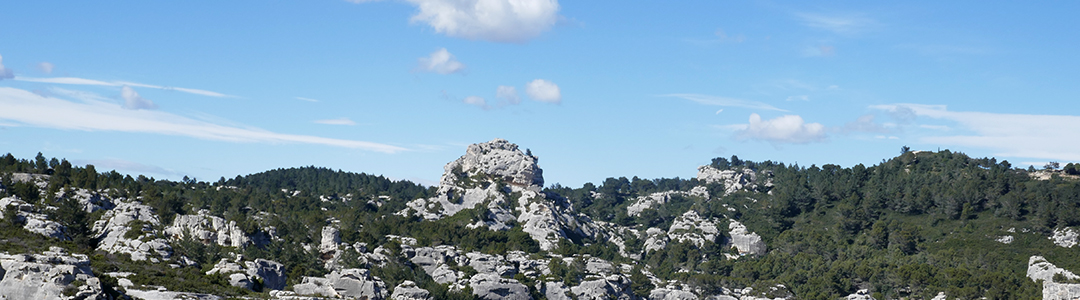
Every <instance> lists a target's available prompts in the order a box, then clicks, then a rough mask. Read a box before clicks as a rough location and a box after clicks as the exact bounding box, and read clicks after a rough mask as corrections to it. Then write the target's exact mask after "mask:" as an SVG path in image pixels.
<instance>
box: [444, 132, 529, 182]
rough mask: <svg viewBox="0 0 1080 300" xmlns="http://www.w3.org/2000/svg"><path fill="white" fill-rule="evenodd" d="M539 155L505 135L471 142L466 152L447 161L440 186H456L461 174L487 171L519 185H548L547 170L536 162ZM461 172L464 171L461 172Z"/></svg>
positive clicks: (485, 172) (475, 173)
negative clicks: (510, 140)
mask: <svg viewBox="0 0 1080 300" xmlns="http://www.w3.org/2000/svg"><path fill="white" fill-rule="evenodd" d="M536 161H537V158H536V157H535V156H530V155H527V154H526V153H524V152H522V151H521V150H520V149H518V146H517V145H515V144H512V143H510V142H509V141H507V140H504V139H494V140H491V141H490V142H487V143H479V144H472V145H469V148H468V149H467V150H466V151H465V155H463V156H461V158H458V159H457V160H455V161H453V162H450V163H449V164H446V167H444V168H443V169H444V170H446V172H445V173H443V176H442V179H441V180H440V181H439V186H440V188H441V187H443V186H455V185H456V184H457V183H458V182H459V181H460V179H461V178H460V177H461V175H465V177H471V176H475V175H478V174H486V175H491V176H495V177H496V178H502V179H503V180H504V181H505V182H506V183H507V184H510V185H517V186H523V187H524V186H539V187H543V186H544V175H543V170H541V169H540V167H539V166H537V164H536ZM458 172H461V173H458Z"/></svg>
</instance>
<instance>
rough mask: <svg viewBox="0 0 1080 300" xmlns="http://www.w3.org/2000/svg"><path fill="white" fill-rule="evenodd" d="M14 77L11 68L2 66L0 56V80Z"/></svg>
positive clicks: (0, 57) (2, 61) (2, 58)
mask: <svg viewBox="0 0 1080 300" xmlns="http://www.w3.org/2000/svg"><path fill="white" fill-rule="evenodd" d="M12 78H15V74H14V73H13V72H12V71H11V69H8V68H5V67H4V57H3V56H0V80H4V79H12Z"/></svg>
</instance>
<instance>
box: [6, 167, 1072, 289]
mask: <svg viewBox="0 0 1080 300" xmlns="http://www.w3.org/2000/svg"><path fill="white" fill-rule="evenodd" d="M905 150H906V149H905ZM711 166H712V167H715V168H717V169H721V170H729V169H730V170H744V169H750V170H754V171H755V172H757V174H760V175H759V176H762V177H767V178H768V180H771V183H772V184H771V185H768V186H758V187H757V189H755V190H740V191H737V192H734V193H730V194H726V195H725V193H724V192H723V191H724V188H725V187H724V186H723V185H722V184H719V183H709V184H705V183H703V182H699V181H698V180H697V179H680V178H660V179H641V178H638V177H632V178H626V177H620V178H607V179H605V180H604V181H602V182H600V184H593V183H586V184H584V185H583V186H581V187H577V188H573V187H565V186H562V185H559V184H553V185H551V186H549V187H547V188H545V189H544V190H543V194H544V195H545V197H548V198H552V199H554V198H560V199H565V200H568V201H569V202H570V203H571V204H572V207H573V209H574V210H575V211H576V212H577V213H581V214H584V215H586V216H588V217H589V218H591V219H593V220H596V221H604V222H610V223H612V224H616V225H618V226H626V227H629V228H639V229H644V228H648V227H658V228H666V226H670V224H671V223H672V222H673V220H675V218H676V217H678V216H680V215H682V214H683V213H684V212H686V211H687V210H694V211H696V212H697V213H698V214H700V215H701V216H703V217H706V218H718V219H724V220H738V221H740V222H741V223H743V224H745V225H746V226H747V227H748V228H749V229H750V230H752V231H754V232H756V233H758V234H760V235H761V236H762V238H763V240H764V241H765V242H766V244H767V245H768V248H769V251H768V252H767V253H766V254H764V255H760V256H747V257H743V258H739V259H734V260H733V259H728V258H726V257H725V256H724V255H723V254H724V253H730V252H731V251H732V250H730V249H727V248H725V247H721V243H720V240H718V241H717V242H716V243H712V242H709V243H706V244H705V245H704V246H701V247H699V246H698V245H695V244H692V243H678V242H674V241H673V242H672V243H669V244H668V246H667V247H666V248H664V249H662V250H658V251H650V252H647V253H644V255H643V256H642V257H640V262H641V263H640V264H639V265H640V266H642V267H639V268H636V269H635V271H634V272H633V276H631V278H632V280H634V279H633V278H638V279H641V278H644V277H643V276H644V275H642V270H648V272H649V273H651V274H653V275H655V276H657V277H659V278H661V279H664V280H679V281H681V282H685V283H687V284H689V285H691V286H693V287H696V288H700V289H702V290H704V291H706V292H712V293H719V291H720V290H722V289H723V288H741V287H748V286H749V287H758V288H756V289H755V290H767V289H766V288H765V287H773V286H776V285H777V284H781V285H783V286H784V287H786V289H787V290H782V291H776V293H779V294H785V293H786V294H788V295H790V296H794V297H795V298H797V299H837V298H841V297H844V296H846V295H848V294H851V293H853V292H855V291H856V290H858V289H869V290H870V291H872V293H873V295H874V297H875V298H876V299H896V298H901V297H915V298H922V299H929V298H932V297H933V296H934V295H935V294H937V293H938V292H946V293H947V294H948V295H949V297H950V298H958V299H976V298H981V297H986V298H988V299H1038V298H1040V297H1041V287H1040V286H1038V285H1036V283H1034V282H1032V281H1031V280H1029V279H1028V278H1026V277H1025V272H1026V268H1027V262H1028V257H1030V256H1032V255H1041V256H1044V257H1046V258H1047V259H1048V260H1050V261H1053V262H1055V264H1057V265H1058V266H1061V267H1063V268H1065V269H1071V270H1080V250H1077V249H1075V248H1063V247H1057V246H1054V244H1053V243H1052V242H1051V241H1050V240H1048V239H1047V238H1046V237H1047V236H1050V235H1051V234H1052V233H1051V232H1052V231H1053V230H1054V229H1055V228H1060V227H1066V226H1068V227H1071V226H1080V181H1078V180H1077V179H1076V178H1075V176H1073V175H1072V174H1073V173H1076V172H1077V171H1076V170H1077V169H1078V168H1077V165H1073V164H1069V165H1066V167H1065V168H1063V169H1065V170H1063V171H1062V172H1050V173H1052V174H1054V175H1053V176H1050V177H1049V179H1048V180H1037V179H1034V178H1033V177H1032V176H1031V175H1032V174H1031V173H1032V172H1034V171H1035V170H1033V169H1023V168H1015V167H1014V166H1012V165H1011V164H1010V163H1009V162H1007V161H1000V162H999V161H997V160H996V159H993V158H971V157H968V156H967V155H965V154H962V153H956V152H950V151H948V150H944V151H939V152H925V151H924V152H912V151H904V152H903V154H901V155H900V156H897V157H893V158H891V159H888V160H883V161H882V162H881V163H879V164H877V165H874V166H869V167H868V166H864V165H861V164H860V165H855V166H851V167H842V166H838V165H831V164H829V165H823V166H816V165H811V166H799V165H793V164H785V163H781V162H773V161H763V162H753V161H744V160H740V159H739V158H738V157H736V156H732V157H730V158H716V159H713V160H712V164H711ZM1048 167H1050V166H1048ZM1051 168H1052V167H1051ZM1048 172H1049V171H1048ZM0 173H2V174H4V175H3V180H2V182H0V184H2V186H3V192H2V194H0V196H9V195H15V196H18V197H19V198H20V199H24V200H26V201H27V202H32V203H43V204H46V205H50V206H55V207H57V209H56V210H53V213H52V214H53V218H54V219H55V220H57V221H58V222H60V223H61V224H63V225H64V226H66V228H68V229H67V230H66V232H65V233H66V234H67V235H68V236H69V237H70V240H69V241H63V242H60V241H56V240H50V239H48V238H45V237H41V236H37V235H34V234H30V233H27V232H23V231H21V229H20V228H19V227H18V226H14V225H18V224H10V223H12V222H15V221H14V220H16V219H17V218H11V217H6V218H5V219H4V224H2V225H0V251H9V252H13V251H22V250H23V249H24V248H30V249H35V248H36V249H41V248H43V247H46V245H54V244H59V245H63V247H65V248H67V249H69V251H72V252H75V253H85V254H89V255H91V257H92V260H93V268H95V272H108V271H117V270H129V271H130V270H135V271H145V270H149V272H141V273H139V274H140V275H139V276H141V277H139V278H141V279H140V280H142V281H146V282H153V281H162V280H159V279H162V278H173V279H172V280H165V281H162V282H170V283H168V284H167V285H171V286H169V288H170V289H175V290H182V291H183V290H187V291H196V290H198V291H203V292H205V291H207V289H208V288H212V289H213V290H214V291H216V292H218V293H221V294H225V295H234V296H239V295H255V294H252V292H250V291H245V290H242V289H237V288H233V287H231V286H228V284H227V283H226V282H225V281H224V279H223V278H220V276H218V277H214V276H205V275H202V274H203V273H204V272H205V271H207V270H209V268H210V267H212V266H213V265H214V263H215V262H217V261H218V260H219V259H220V258H222V257H224V256H225V255H227V253H229V252H236V251H240V252H243V253H244V255H245V256H249V257H263V258H267V259H270V260H274V261H278V262H282V263H283V264H285V265H286V268H287V269H288V270H289V274H290V277H289V280H290V281H291V282H290V283H295V282H292V281H295V280H298V279H299V278H300V277H301V276H320V275H323V274H325V273H326V272H327V271H326V270H325V269H324V268H323V266H322V262H321V261H320V260H319V255H318V254H317V253H313V252H312V251H311V250H305V249H304V248H302V247H298V246H297V245H302V244H307V245H311V244H318V242H319V241H318V237H319V234H320V230H321V228H322V227H323V226H325V225H327V220H328V219H334V220H338V221H339V222H340V223H339V224H340V227H341V233H342V236H341V239H342V242H344V243H350V244H351V243H365V244H366V245H370V246H371V247H375V246H384V247H386V248H388V249H400V248H398V247H399V246H398V244H397V241H395V240H393V239H389V238H387V235H397V236H407V237H413V238H416V239H417V240H418V244H420V245H441V244H442V245H455V246H457V247H459V248H460V249H464V250H467V251H480V252H484V253H492V254H505V253H507V251H510V250H521V251H525V252H527V253H540V252H543V251H541V250H540V247H539V246H538V244H537V242H536V241H534V240H532V239H531V238H530V237H529V236H528V235H527V234H525V233H523V232H522V231H521V230H520V228H519V227H515V228H514V229H511V230H506V231H492V230H487V229H485V228H476V229H471V228H469V227H468V226H467V225H468V224H469V223H470V222H472V221H473V220H474V219H476V218H483V217H484V215H485V212H484V209H483V208H479V207H478V208H476V209H471V210H466V211H463V212H460V213H458V214H457V215H454V216H453V217H450V218H445V219H441V220H437V221H424V220H421V219H420V218H418V217H415V216H402V215H400V214H395V213H397V212H399V211H401V210H403V209H404V208H405V202H407V201H410V200H413V199H417V198H426V197H431V196H433V195H434V193H435V188H434V187H424V186H421V185H418V184H414V183H411V182H408V181H393V180H389V179H387V178H385V177H382V176H376V175H369V174H363V173H361V174H356V173H349V172H342V171H335V170H332V169H328V168H320V167H302V168H289V169H277V170H271V171H266V172H262V173H257V174H251V175H246V176H237V177H235V178H233V179H225V178H221V179H220V180H218V181H216V182H206V181H198V180H195V179H189V178H185V179H183V180H181V181H168V180H155V179H154V178H147V177H145V176H142V175H138V176H136V177H132V176H130V175H122V174H119V173H117V172H115V171H109V172H98V171H97V170H96V169H95V168H94V166H92V165H86V166H73V165H72V164H71V163H69V162H68V161H66V160H58V159H56V158H52V159H46V158H45V157H44V156H43V155H41V154H39V155H38V156H37V157H36V158H34V159H17V158H15V157H14V156H12V155H11V154H8V155H6V156H3V157H0ZM13 173H33V174H47V175H50V177H49V179H48V185H47V187H46V188H45V193H41V192H42V191H40V190H39V189H38V187H37V186H35V185H33V184H31V183H23V182H16V181H13V180H12V174H13ZM703 185H704V186H706V188H707V190H708V191H709V192H710V193H709V194H710V195H711V197H708V198H706V197H697V196H679V195H676V196H673V197H672V199H671V200H670V201H667V202H665V203H664V204H662V205H660V206H658V207H654V208H650V209H646V210H645V211H643V212H642V213H641V214H640V215H637V216H631V215H628V214H627V207H628V206H629V205H631V204H632V202H633V201H634V199H636V198H638V197H642V196H647V195H649V194H652V193H655V192H661V191H688V190H690V189H692V188H694V187H697V186H703ZM73 188H82V189H89V190H98V191H102V192H103V193H106V194H108V195H109V197H112V198H121V197H126V198H129V199H135V198H137V199H140V200H141V201H142V202H143V203H145V204H147V205H149V206H152V207H153V208H154V209H155V210H156V211H157V213H158V214H159V215H160V217H161V219H162V220H161V221H162V224H169V223H170V222H171V221H172V218H174V217H175V216H176V215H186V214H194V213H196V212H197V211H199V210H208V211H209V212H210V213H211V214H214V215H218V216H223V217H224V218H225V219H227V220H230V221H236V222H237V224H239V225H240V226H241V228H244V230H245V232H247V233H251V234H254V233H255V232H256V231H258V230H259V228H263V227H268V226H272V227H274V228H276V230H277V234H278V236H279V237H281V239H279V240H274V241H272V242H271V243H270V244H266V245H260V246H259V247H247V248H244V249H227V248H228V247H221V246H216V245H205V244H203V243H198V242H194V241H188V242H180V243H175V244H174V245H173V247H174V250H175V251H176V252H177V254H178V255H184V256H187V257H190V258H192V259H194V260H195V261H197V262H198V263H199V266H201V269H199V268H179V269H175V268H169V267H167V266H160V265H154V264H136V263H133V262H131V261H130V259H128V258H125V257H122V256H116V255H111V254H108V253H101V252H98V253H95V251H94V249H95V243H96V241H95V239H94V237H93V236H92V234H91V232H90V229H89V227H88V226H89V225H87V224H92V223H93V220H96V219H97V218H100V212H95V213H86V212H83V211H81V210H80V209H78V208H77V205H76V204H74V203H72V202H71V201H73V200H70V198H69V197H65V193H67V192H70V191H71V190H72V189H73ZM327 199H332V200H334V201H327ZM730 207H738V208H739V209H738V210H737V211H732V209H729V208H730ZM7 211H12V210H10V209H9V210H7ZM266 215H271V216H273V217H269V218H268V217H264V216H266ZM1010 232H1016V233H1010ZM1006 234H1011V235H1013V236H1015V240H1014V241H1013V242H1011V243H1008V244H1005V243H1000V242H997V241H995V238H997V237H999V236H1002V235H1006ZM625 243H626V245H625V247H627V249H633V250H639V251H640V249H642V248H643V243H644V239H643V238H631V239H628V240H626V241H625ZM553 252H555V253H557V254H560V255H564V256H572V255H575V254H588V255H591V256H593V257H599V258H603V259H606V260H609V261H613V262H634V260H633V259H631V258H628V257H624V256H621V255H619V254H618V247H617V245H615V244H613V243H612V242H610V241H606V240H593V239H590V238H588V237H583V236H571V237H570V238H569V239H564V240H562V241H561V242H560V247H559V248H558V249H556V250H553ZM357 267H360V266H359V265H358V266H357ZM364 267H371V266H364ZM371 268H372V273H373V274H374V275H376V276H379V277H380V278H382V279H383V280H384V281H386V282H387V284H388V285H390V286H393V285H394V284H396V283H398V282H401V281H403V280H412V281H415V282H417V283H418V284H419V285H420V286H421V287H423V288H425V289H427V290H429V291H431V292H432V293H433V296H434V297H435V298H438V299H447V298H471V297H472V295H471V294H469V293H466V292H453V291H450V290H449V289H448V288H447V287H446V286H442V285H439V284H437V283H434V282H433V281H432V280H431V278H430V277H429V276H428V275H427V274H425V273H424V271H423V270H421V269H420V268H419V267H417V266H414V265H412V264H411V263H409V262H408V261H407V260H404V259H397V260H396V261H394V262H392V263H390V264H387V265H385V266H383V267H371ZM582 268H583V266H578V265H571V266H569V267H564V266H561V265H557V264H553V269H552V272H553V275H552V276H554V277H556V278H559V279H562V280H564V281H565V282H567V283H573V282H576V281H580V280H582V279H583V278H581V276H582V275H581V274H582ZM187 269H192V270H187ZM177 278H179V279H177ZM517 279H518V280H521V281H526V280H528V279H526V278H523V277H522V278H517ZM103 281H104V282H105V283H110V282H112V284H115V280H114V279H113V280H112V281H110V280H109V279H104V280H103ZM526 283H527V282H526ZM526 285H527V286H530V287H531V286H532V285H531V284H528V283H527V284H526ZM651 288H652V286H651V284H650V283H649V282H648V280H634V291H635V292H639V293H638V295H639V296H644V295H648V290H649V289H651ZM533 292H534V293H535V291H533ZM534 296H536V297H537V298H539V297H542V295H539V294H534Z"/></svg>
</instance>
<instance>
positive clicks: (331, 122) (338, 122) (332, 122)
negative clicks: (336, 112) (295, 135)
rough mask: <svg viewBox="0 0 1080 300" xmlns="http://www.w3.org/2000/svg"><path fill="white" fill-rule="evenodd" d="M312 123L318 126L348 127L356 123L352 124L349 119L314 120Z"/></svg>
mask: <svg viewBox="0 0 1080 300" xmlns="http://www.w3.org/2000/svg"><path fill="white" fill-rule="evenodd" d="M312 122H315V123H318V124H326V125H348V126H352V125H356V122H353V120H349V118H337V119H326V120H315V121H312Z"/></svg>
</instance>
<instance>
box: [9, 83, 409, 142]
mask: <svg viewBox="0 0 1080 300" xmlns="http://www.w3.org/2000/svg"><path fill="white" fill-rule="evenodd" d="M65 94H66V96H72V97H76V98H79V100H81V102H73V101H68V100H64V99H60V98H57V97H53V96H43V95H39V94H35V93H33V92H30V91H26V90H22V89H17V88H10V87H0V107H4V109H2V110H0V122H7V123H14V124H13V125H15V126H32V127H40V128H51V129H60V130H82V131H116V132H131V133H150V134H161V135H172V136H185V137H192V138H197V139H203V140H214V141H226V142H249V143H302V144H315V145H326V146H335V147H344V148H353V149H361V150H367V151H374V152H383V153H396V152H401V151H409V149H405V148H402V147H397V146H392V145H387V144H379V143H373V142H366V141H355V140H343V139H334V138H324V137H318V136H309V135H296V134H285V133H276V132H271V131H266V130H263V129H259V128H251V127H236V126H228V125H220V124H215V123H210V122H206V121H200V120H195V119H191V118H187V117H183V116H179V115H175V114H171V113H167V112H161V111H156V110H131V109H125V108H123V107H122V106H121V105H119V104H116V103H111V102H107V101H102V99H103V98H102V97H100V96H96V95H94V94H92V93H86V92H78V91H76V92H71V93H65Z"/></svg>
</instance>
